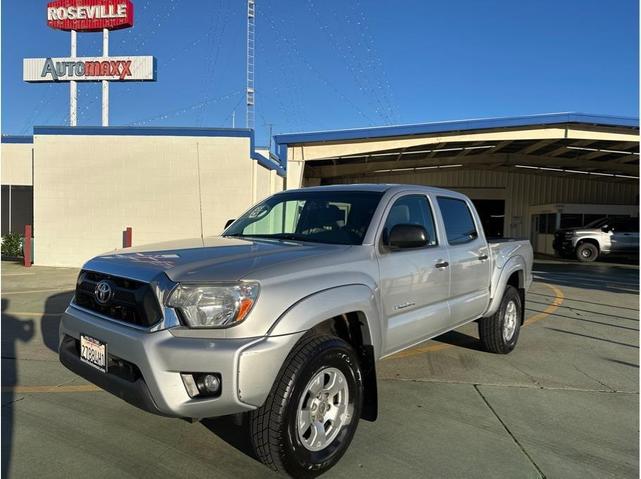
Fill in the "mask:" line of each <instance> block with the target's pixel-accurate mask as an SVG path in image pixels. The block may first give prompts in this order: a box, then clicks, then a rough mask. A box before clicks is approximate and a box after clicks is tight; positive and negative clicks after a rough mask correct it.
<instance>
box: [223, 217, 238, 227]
mask: <svg viewBox="0 0 641 479" xmlns="http://www.w3.org/2000/svg"><path fill="white" fill-rule="evenodd" d="M234 221H236V220H235V219H231V220H227V223H225V229H227V228H229V225H230V224H232V223H233V222H234Z"/></svg>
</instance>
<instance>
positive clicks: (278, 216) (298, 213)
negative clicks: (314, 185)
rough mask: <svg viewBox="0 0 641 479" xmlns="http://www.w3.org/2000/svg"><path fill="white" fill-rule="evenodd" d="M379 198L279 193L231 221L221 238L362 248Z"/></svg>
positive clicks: (335, 193)
mask: <svg viewBox="0 0 641 479" xmlns="http://www.w3.org/2000/svg"><path fill="white" fill-rule="evenodd" d="M382 196H383V193H382V192H374V191H310V192H306V191H295V192H291V193H280V194H277V195H274V196H271V197H269V198H267V199H266V200H265V201H263V202H262V203H259V204H258V205H256V206H254V207H253V208H252V209H251V210H249V211H248V212H247V213H245V214H244V215H243V216H241V217H240V218H238V219H237V220H236V221H234V223H233V224H232V225H231V226H230V227H229V228H227V230H225V232H224V233H223V236H239V237H244V236H251V237H260V238H273V239H289V240H298V241H311V242H316V243H331V244H348V245H358V244H362V243H363V239H364V238H365V233H366V232H367V228H368V227H369V224H370V221H371V220H372V215H373V214H374V211H375V210H376V207H377V206H378V203H379V201H380V199H381V197H382Z"/></svg>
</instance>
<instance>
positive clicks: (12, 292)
mask: <svg viewBox="0 0 641 479" xmlns="http://www.w3.org/2000/svg"><path fill="white" fill-rule="evenodd" d="M53 291H68V292H69V293H72V292H73V287H69V288H67V289H59V288H58V289H32V290H29V291H3V292H2V294H3V296H6V295H7V294H29V293H51V292H53Z"/></svg>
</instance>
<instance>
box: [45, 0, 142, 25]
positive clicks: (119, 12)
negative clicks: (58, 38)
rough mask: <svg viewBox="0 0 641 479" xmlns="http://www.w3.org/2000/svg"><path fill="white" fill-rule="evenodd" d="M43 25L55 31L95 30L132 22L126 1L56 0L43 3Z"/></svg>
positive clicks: (129, 5)
mask: <svg viewBox="0 0 641 479" xmlns="http://www.w3.org/2000/svg"><path fill="white" fill-rule="evenodd" d="M47 24H48V25H49V26H50V27H51V28H55V29H57V30H66V31H70V30H76V31H79V32H99V31H101V30H103V29H107V30H118V29H120V28H129V27H132V26H133V25H134V6H133V4H132V3H131V1H130V0H57V1H55V2H50V3H49V4H48V5H47Z"/></svg>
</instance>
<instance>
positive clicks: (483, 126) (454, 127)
mask: <svg viewBox="0 0 641 479" xmlns="http://www.w3.org/2000/svg"><path fill="white" fill-rule="evenodd" d="M563 123H582V124H587V125H598V126H614V127H623V128H636V129H637V130H638V129H639V119H638V118H633V117H623V116H611V115H591V114H585V113H571V112H567V113H546V114H541V115H526V116H513V117H496V118H477V119H470V120H453V121H440V122H432V123H419V124H412V125H394V126H381V127H371V128H353V129H346V130H328V131H313V132H303V133H285V134H282V135H276V136H274V139H275V140H276V143H277V144H279V145H282V144H289V145H292V144H301V143H317V142H327V141H345V140H364V139H372V138H385V137H402V136H413V135H427V134H433V133H445V132H456V131H471V130H487V129H500V128H513V127H524V126H545V125H556V124H563Z"/></svg>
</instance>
